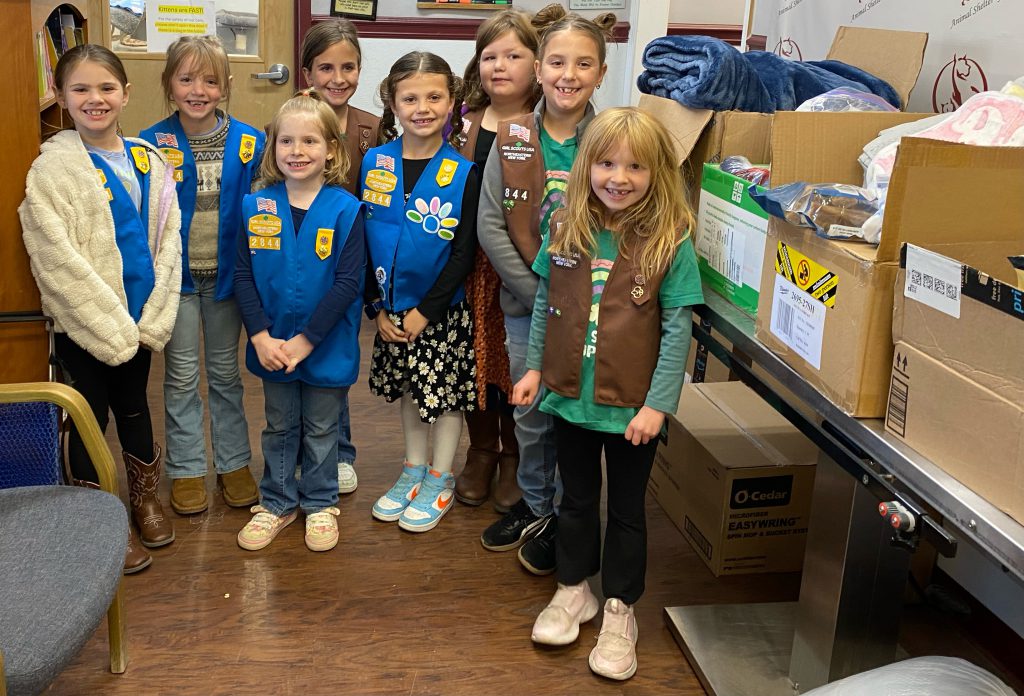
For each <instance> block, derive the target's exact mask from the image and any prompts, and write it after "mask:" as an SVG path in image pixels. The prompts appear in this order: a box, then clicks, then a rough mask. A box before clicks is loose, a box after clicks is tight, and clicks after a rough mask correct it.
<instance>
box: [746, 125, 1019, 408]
mask: <svg viewBox="0 0 1024 696" xmlns="http://www.w3.org/2000/svg"><path fill="white" fill-rule="evenodd" d="M915 117H916V118H919V117H920V116H919V115H913V114H866V113H861V114H822V113H811V114H808V113H779V114H776V117H775V125H774V127H773V132H772V151H773V158H774V162H773V170H772V177H773V183H775V184H776V185H781V184H786V183H789V182H792V181H797V180H804V181H819V182H830V183H831V182H838V183H858V182H859V181H860V177H861V172H860V167H859V166H858V165H857V162H856V155H857V153H858V152H859V151H860V148H861V147H862V146H863V145H864V144H865V143H866V142H868V141H869V140H871V139H872V138H873V137H874V135H875V134H876V133H877V132H878V131H879V130H881V129H883V128H888V127H890V126H893V125H896V124H898V123H900V122H904V121H907V120H911V119H913V118H915ZM1021 190H1024V148H1007V147H979V146H971V145H961V144H956V143H947V142H942V141H937V140H926V139H923V138H904V139H903V141H902V145H901V147H900V152H899V156H898V157H897V160H896V166H895V168H894V170H893V175H892V180H891V182H890V187H889V193H888V198H887V201H886V212H885V220H884V223H883V228H882V241H881V244H880V245H879V246H878V247H877V248H876V247H872V246H870V245H867V244H863V243H858V242H836V241H832V240H827V239H823V238H820V237H817V236H815V235H814V234H813V232H811V231H810V230H806V229H802V228H797V227H793V226H791V225H788V224H786V223H785V222H783V221H782V220H778V219H772V220H771V221H770V222H769V225H768V238H767V245H766V248H765V259H766V263H765V266H764V269H763V272H762V276H761V295H760V301H759V304H758V310H757V328H756V336H757V338H758V339H759V340H760V341H761V342H762V343H764V344H765V345H766V346H767V347H768V348H770V349H771V350H772V351H773V352H775V353H776V354H778V355H779V356H780V357H782V359H783V360H784V361H785V362H786V364H788V365H789V366H790V367H792V368H793V369H794V370H795V371H796V372H797V373H799V374H800V375H801V376H802V377H803V378H804V379H806V380H807V381H808V382H809V383H811V384H812V385H813V386H814V387H816V388H817V389H818V390H819V391H821V392H822V393H823V394H824V395H825V396H827V397H828V398H829V399H830V400H831V401H833V402H834V403H835V404H836V405H838V406H839V407H840V408H841V409H842V410H844V411H845V412H847V413H849V414H851V415H853V416H857V417H864V418H882V417H884V416H885V411H886V406H887V404H888V392H889V373H890V366H891V362H892V354H893V353H892V351H893V341H892V309H893V295H892V292H893V290H892V289H893V284H894V283H895V280H896V271H897V268H898V265H899V263H898V262H899V250H900V247H901V246H902V244H903V243H904V242H911V243H914V244H917V245H919V246H923V247H925V248H928V249H931V250H934V251H938V252H941V253H944V254H947V255H949V256H952V257H953V258H957V259H959V260H961V261H963V262H965V263H968V264H974V265H978V264H981V265H980V267H982V268H984V267H985V265H984V264H985V259H986V258H989V257H990V256H991V251H990V250H991V249H993V248H996V247H999V248H1001V249H1005V248H1007V245H1008V244H1012V243H1016V242H1018V241H1019V240H1021V239H1024V196H1008V195H1006V193H1005V192H1007V191H1021ZM1005 265H1006V267H1007V269H1008V268H1009V264H1008V263H1007V264H1005Z"/></svg>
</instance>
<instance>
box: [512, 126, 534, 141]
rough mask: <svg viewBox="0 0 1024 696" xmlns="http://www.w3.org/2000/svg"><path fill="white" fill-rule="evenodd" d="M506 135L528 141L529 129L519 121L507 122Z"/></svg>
mask: <svg viewBox="0 0 1024 696" xmlns="http://www.w3.org/2000/svg"><path fill="white" fill-rule="evenodd" d="M508 135H509V137H510V138H518V139H519V140H522V141H524V142H527V143H528V142H530V129H529V128H527V127H526V126H524V125H522V124H520V123H510V124H508Z"/></svg>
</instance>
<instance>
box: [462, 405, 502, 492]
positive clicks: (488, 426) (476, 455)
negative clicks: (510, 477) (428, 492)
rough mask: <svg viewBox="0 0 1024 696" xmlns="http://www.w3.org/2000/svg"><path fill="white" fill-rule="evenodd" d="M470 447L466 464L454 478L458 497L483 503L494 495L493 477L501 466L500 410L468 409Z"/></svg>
mask: <svg viewBox="0 0 1024 696" xmlns="http://www.w3.org/2000/svg"><path fill="white" fill-rule="evenodd" d="M465 415H466V426H467V427H468V429H469V450H467V452H466V466H464V467H463V468H462V473H460V474H459V477H458V478H457V479H456V480H455V499H456V500H458V501H459V502H462V503H465V504H466V505H480V504H481V503H482V502H484V501H485V500H487V498H488V497H490V495H491V481H492V480H493V479H494V471H495V470H496V469H497V468H498V417H499V414H498V411H497V410H495V409H491V410H487V411H466V414H465Z"/></svg>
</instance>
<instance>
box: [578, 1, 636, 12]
mask: <svg viewBox="0 0 1024 696" xmlns="http://www.w3.org/2000/svg"><path fill="white" fill-rule="evenodd" d="M569 9H570V10H624V9H626V0H569Z"/></svg>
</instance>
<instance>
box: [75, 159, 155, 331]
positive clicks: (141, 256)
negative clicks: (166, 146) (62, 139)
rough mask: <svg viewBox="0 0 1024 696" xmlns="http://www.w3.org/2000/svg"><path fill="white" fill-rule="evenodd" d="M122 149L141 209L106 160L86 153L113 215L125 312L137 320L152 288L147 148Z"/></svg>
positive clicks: (153, 281) (140, 316)
mask: <svg viewBox="0 0 1024 696" xmlns="http://www.w3.org/2000/svg"><path fill="white" fill-rule="evenodd" d="M125 150H127V152H128V156H129V158H130V159H131V161H132V164H133V165H134V171H135V181H136V183H137V184H138V186H139V187H140V188H141V189H142V210H141V211H140V210H138V209H136V208H135V202H134V201H133V200H132V197H131V195H130V194H129V193H128V191H127V190H126V189H125V187H124V185H123V184H122V183H121V180H120V179H118V178H117V174H115V173H114V170H112V169H111V168H110V167H109V166H107V163H106V162H105V161H104V160H103V158H102V157H100V156H99V155H96V154H93V153H91V152H90V153H89V157H90V158H91V159H92V163H93V164H94V165H96V173H97V174H99V177H100V183H101V184H102V185H103V190H104V192H105V193H106V194H107V199H108V200H109V201H110V213H111V215H113V217H114V241H115V242H116V244H117V250H118V252H120V254H121V279H122V281H123V282H124V294H125V297H126V299H127V302H128V314H130V315H131V317H132V319H134V320H135V322H136V323H138V321H139V319H140V318H142V308H143V306H144V305H145V304H146V300H148V299H149V295H150V293H152V292H153V286H154V285H155V284H156V277H155V276H154V274H153V255H152V253H151V252H150V250H149V150H148V149H147V148H146V147H145V146H144V145H138V144H132V143H125Z"/></svg>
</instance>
